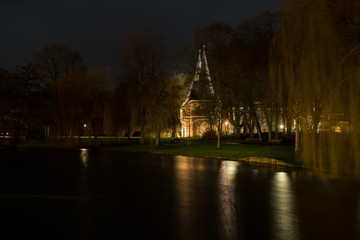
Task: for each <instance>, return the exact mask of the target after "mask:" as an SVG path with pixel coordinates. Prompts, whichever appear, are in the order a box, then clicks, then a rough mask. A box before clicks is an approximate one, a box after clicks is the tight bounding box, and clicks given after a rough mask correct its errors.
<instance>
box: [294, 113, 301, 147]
mask: <svg viewBox="0 0 360 240" xmlns="http://www.w3.org/2000/svg"><path fill="white" fill-rule="evenodd" d="M295 124H296V126H295V152H298V151H299V140H300V136H299V118H298V119H296V122H295Z"/></svg>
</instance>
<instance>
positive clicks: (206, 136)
mask: <svg viewBox="0 0 360 240" xmlns="http://www.w3.org/2000/svg"><path fill="white" fill-rule="evenodd" d="M202 138H203V139H205V140H212V139H216V138H217V135H216V131H215V130H208V131H207V132H205V133H204V135H203V136H202Z"/></svg>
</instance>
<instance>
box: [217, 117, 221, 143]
mask: <svg viewBox="0 0 360 240" xmlns="http://www.w3.org/2000/svg"><path fill="white" fill-rule="evenodd" d="M217 132H218V134H217V146H216V148H217V149H220V140H221V118H220V119H219V124H218V129H217Z"/></svg>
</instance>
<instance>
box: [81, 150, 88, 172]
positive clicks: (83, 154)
mask: <svg viewBox="0 0 360 240" xmlns="http://www.w3.org/2000/svg"><path fill="white" fill-rule="evenodd" d="M80 151H81V154H80V159H81V162H82V164H83V166H84V167H85V168H87V167H88V159H89V155H88V149H86V148H80Z"/></svg>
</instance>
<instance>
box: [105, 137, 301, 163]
mask: <svg viewBox="0 0 360 240" xmlns="http://www.w3.org/2000/svg"><path fill="white" fill-rule="evenodd" d="M216 143H217V142H216V141H204V140H197V141H192V142H191V144H190V145H188V144H187V143H186V142H180V143H179V142H178V143H174V142H163V143H162V145H161V146H160V147H154V146H151V145H145V146H140V145H139V144H138V143H135V142H134V143H124V144H122V145H120V146H116V147H111V148H109V150H116V151H131V152H149V153H157V154H171V155H183V156H192V157H203V158H216V159H223V160H236V161H243V162H251V163H258V164H259V163H260V164H269V165H279V166H288V167H300V166H301V163H299V162H296V157H295V152H294V150H293V146H292V145H288V144H276V145H274V144H246V143H243V142H241V141H238V140H223V141H222V144H221V147H220V149H217V148H216Z"/></svg>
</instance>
